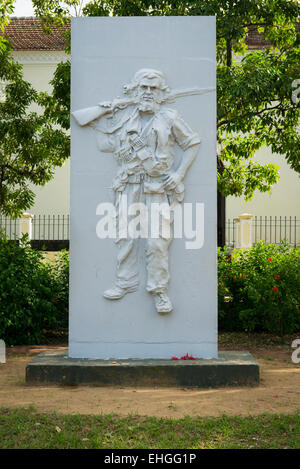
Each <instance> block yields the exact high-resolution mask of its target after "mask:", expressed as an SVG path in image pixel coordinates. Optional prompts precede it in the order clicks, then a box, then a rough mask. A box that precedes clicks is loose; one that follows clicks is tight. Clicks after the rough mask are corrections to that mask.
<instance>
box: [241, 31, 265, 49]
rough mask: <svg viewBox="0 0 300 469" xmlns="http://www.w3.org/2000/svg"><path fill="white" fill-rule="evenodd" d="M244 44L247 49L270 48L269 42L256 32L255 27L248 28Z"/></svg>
mask: <svg viewBox="0 0 300 469" xmlns="http://www.w3.org/2000/svg"><path fill="white" fill-rule="evenodd" d="M246 43H247V45H248V48H249V49H264V48H266V47H270V46H271V42H269V41H266V40H265V38H264V36H263V35H262V34H260V33H259V32H258V31H257V27H256V26H249V29H248V37H247V39H246Z"/></svg>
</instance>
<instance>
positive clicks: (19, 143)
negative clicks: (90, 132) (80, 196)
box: [0, 40, 69, 217]
mask: <svg viewBox="0 0 300 469" xmlns="http://www.w3.org/2000/svg"><path fill="white" fill-rule="evenodd" d="M0 82H4V83H5V96H4V97H3V98H2V100H1V102H0V212H1V213H2V214H4V215H8V216H11V217H18V216H20V214H21V213H22V212H23V211H24V210H26V209H28V208H29V207H30V206H32V204H33V201H34V192H33V190H32V189H31V185H32V184H33V185H43V184H45V183H46V182H48V181H49V180H50V179H51V178H52V177H53V175H54V170H55V167H56V166H61V165H62V164H63V162H64V161H65V160H66V159H67V158H68V156H69V140H68V137H67V136H66V135H65V133H64V132H63V131H62V130H61V129H59V128H55V126H54V124H53V122H51V121H49V119H47V116H46V115H44V114H43V113H41V112H40V113H38V112H34V111H31V110H30V107H31V106H33V105H34V106H38V105H42V104H43V97H42V96H41V95H39V93H37V92H36V91H35V90H34V89H33V88H32V86H31V85H30V83H28V82H26V81H25V80H23V75H22V66H21V65H19V64H18V63H16V62H14V60H13V58H12V55H11V46H10V45H9V43H8V41H5V40H3V41H2V47H1V48H0Z"/></svg>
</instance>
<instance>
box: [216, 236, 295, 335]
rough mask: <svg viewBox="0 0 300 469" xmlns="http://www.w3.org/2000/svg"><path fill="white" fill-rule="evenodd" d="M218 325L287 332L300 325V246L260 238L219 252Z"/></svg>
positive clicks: (237, 328) (228, 327)
mask: <svg viewBox="0 0 300 469" xmlns="http://www.w3.org/2000/svg"><path fill="white" fill-rule="evenodd" d="M218 278H219V328H220V329H221V330H229V331H265V332H271V333H275V334H280V335H282V334H285V333H290V332H293V331H298V330H299V329H300V312H299V306H300V298H299V292H300V249H299V248H298V249H291V248H290V247H289V245H287V244H285V243H281V244H280V245H272V244H265V243H264V242H259V243H257V244H255V245H254V246H253V247H252V248H251V249H249V250H236V251H234V252H233V253H232V255H231V256H228V253H226V251H221V250H219V252H218Z"/></svg>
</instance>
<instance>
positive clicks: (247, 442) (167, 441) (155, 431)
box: [0, 408, 300, 449]
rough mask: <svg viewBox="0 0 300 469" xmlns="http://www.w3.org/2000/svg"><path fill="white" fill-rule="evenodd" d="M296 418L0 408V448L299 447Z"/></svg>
mask: <svg viewBox="0 0 300 469" xmlns="http://www.w3.org/2000/svg"><path fill="white" fill-rule="evenodd" d="M299 447H300V414H297V415H268V414H264V415H259V416H249V417H229V416H226V415H224V416H222V417H219V418H213V417H210V418H199V417H198V418H191V417H185V418H183V419H167V418H160V419H158V418H155V417H140V416H136V415H130V416H128V417H122V418H120V417H118V416H116V415H98V416H95V415H93V416H91V415H88V416H86V415H59V414H39V413H37V412H36V411H35V410H34V409H32V408H31V409H0V448H64V449H65V448H66V449H69V448H107V449H120V448H124V449H125V448H127V449H131V448H134V449H138V448H145V449H172V448H174V449H197V448H274V449H276V448H299Z"/></svg>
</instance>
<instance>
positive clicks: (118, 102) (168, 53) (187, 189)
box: [69, 17, 217, 359]
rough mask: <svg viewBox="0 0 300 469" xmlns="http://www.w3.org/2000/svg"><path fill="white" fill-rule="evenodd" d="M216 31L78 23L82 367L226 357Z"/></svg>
mask: <svg viewBox="0 0 300 469" xmlns="http://www.w3.org/2000/svg"><path fill="white" fill-rule="evenodd" d="M215 34H216V33H215V18H214V17H157V18H147V17H139V18H134V17H131V18H75V19H73V20H72V93H71V96H72V103H71V109H72V117H71V240H70V251H71V253H70V258H71V259H70V260H71V266H70V271H71V274H70V342H69V356H70V357H71V358H90V359H114V358H115V359H127V358H129V359H135V358H139V359H169V358H171V357H172V356H173V355H176V356H180V355H185V354H186V353H189V354H191V355H193V356H195V357H197V358H216V357H217V272H216V226H217V210H216V207H217V201H216V194H217V189H216V96H215V88H216V82H215V80H216V63H215V50H216V44H215Z"/></svg>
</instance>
